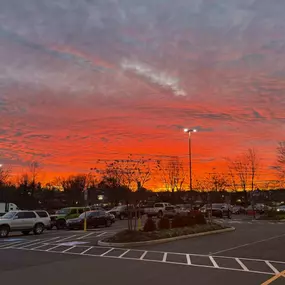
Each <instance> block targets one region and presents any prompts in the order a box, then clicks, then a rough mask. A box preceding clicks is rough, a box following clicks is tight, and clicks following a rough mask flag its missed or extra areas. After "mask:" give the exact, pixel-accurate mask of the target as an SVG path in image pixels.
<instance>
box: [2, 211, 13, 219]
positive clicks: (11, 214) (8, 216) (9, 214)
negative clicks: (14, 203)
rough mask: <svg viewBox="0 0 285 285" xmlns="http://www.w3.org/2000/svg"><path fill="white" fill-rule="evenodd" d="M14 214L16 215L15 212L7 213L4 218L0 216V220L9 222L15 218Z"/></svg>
mask: <svg viewBox="0 0 285 285" xmlns="http://www.w3.org/2000/svg"><path fill="white" fill-rule="evenodd" d="M15 214H16V212H8V213H6V214H5V215H4V216H2V217H1V218H2V219H7V220H10V219H12V218H13V217H14V216H15Z"/></svg>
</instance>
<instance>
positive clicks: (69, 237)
mask: <svg viewBox="0 0 285 285" xmlns="http://www.w3.org/2000/svg"><path fill="white" fill-rule="evenodd" d="M76 236H77V235H72V236H68V237H66V238H63V239H60V240H58V241H57V242H62V241H65V240H68V239H71V238H74V237H76Z"/></svg>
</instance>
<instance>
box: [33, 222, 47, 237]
mask: <svg viewBox="0 0 285 285" xmlns="http://www.w3.org/2000/svg"><path fill="white" fill-rule="evenodd" d="M44 229H45V226H44V225H43V224H41V223H39V224H36V225H35V227H34V234H35V235H40V234H42V233H43V231H44Z"/></svg>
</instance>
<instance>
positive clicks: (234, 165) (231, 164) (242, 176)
mask: <svg viewBox="0 0 285 285" xmlns="http://www.w3.org/2000/svg"><path fill="white" fill-rule="evenodd" d="M228 168H229V170H230V172H231V175H232V177H233V178H234V179H235V177H237V179H238V180H239V182H240V186H241V188H242V189H243V191H246V188H247V184H248V179H249V170H250V168H249V162H248V160H247V157H246V156H245V155H240V156H238V157H237V158H235V159H234V160H230V159H228ZM234 181H235V180H234ZM235 187H236V184H235Z"/></svg>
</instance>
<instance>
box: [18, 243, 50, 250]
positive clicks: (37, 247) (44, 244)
mask: <svg viewBox="0 0 285 285" xmlns="http://www.w3.org/2000/svg"><path fill="white" fill-rule="evenodd" d="M46 245H47V244H46V243H43V244H41V245H39V246H36V247H33V248H31V250H35V249H39V248H41V247H43V246H46ZM23 248H25V247H23Z"/></svg>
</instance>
